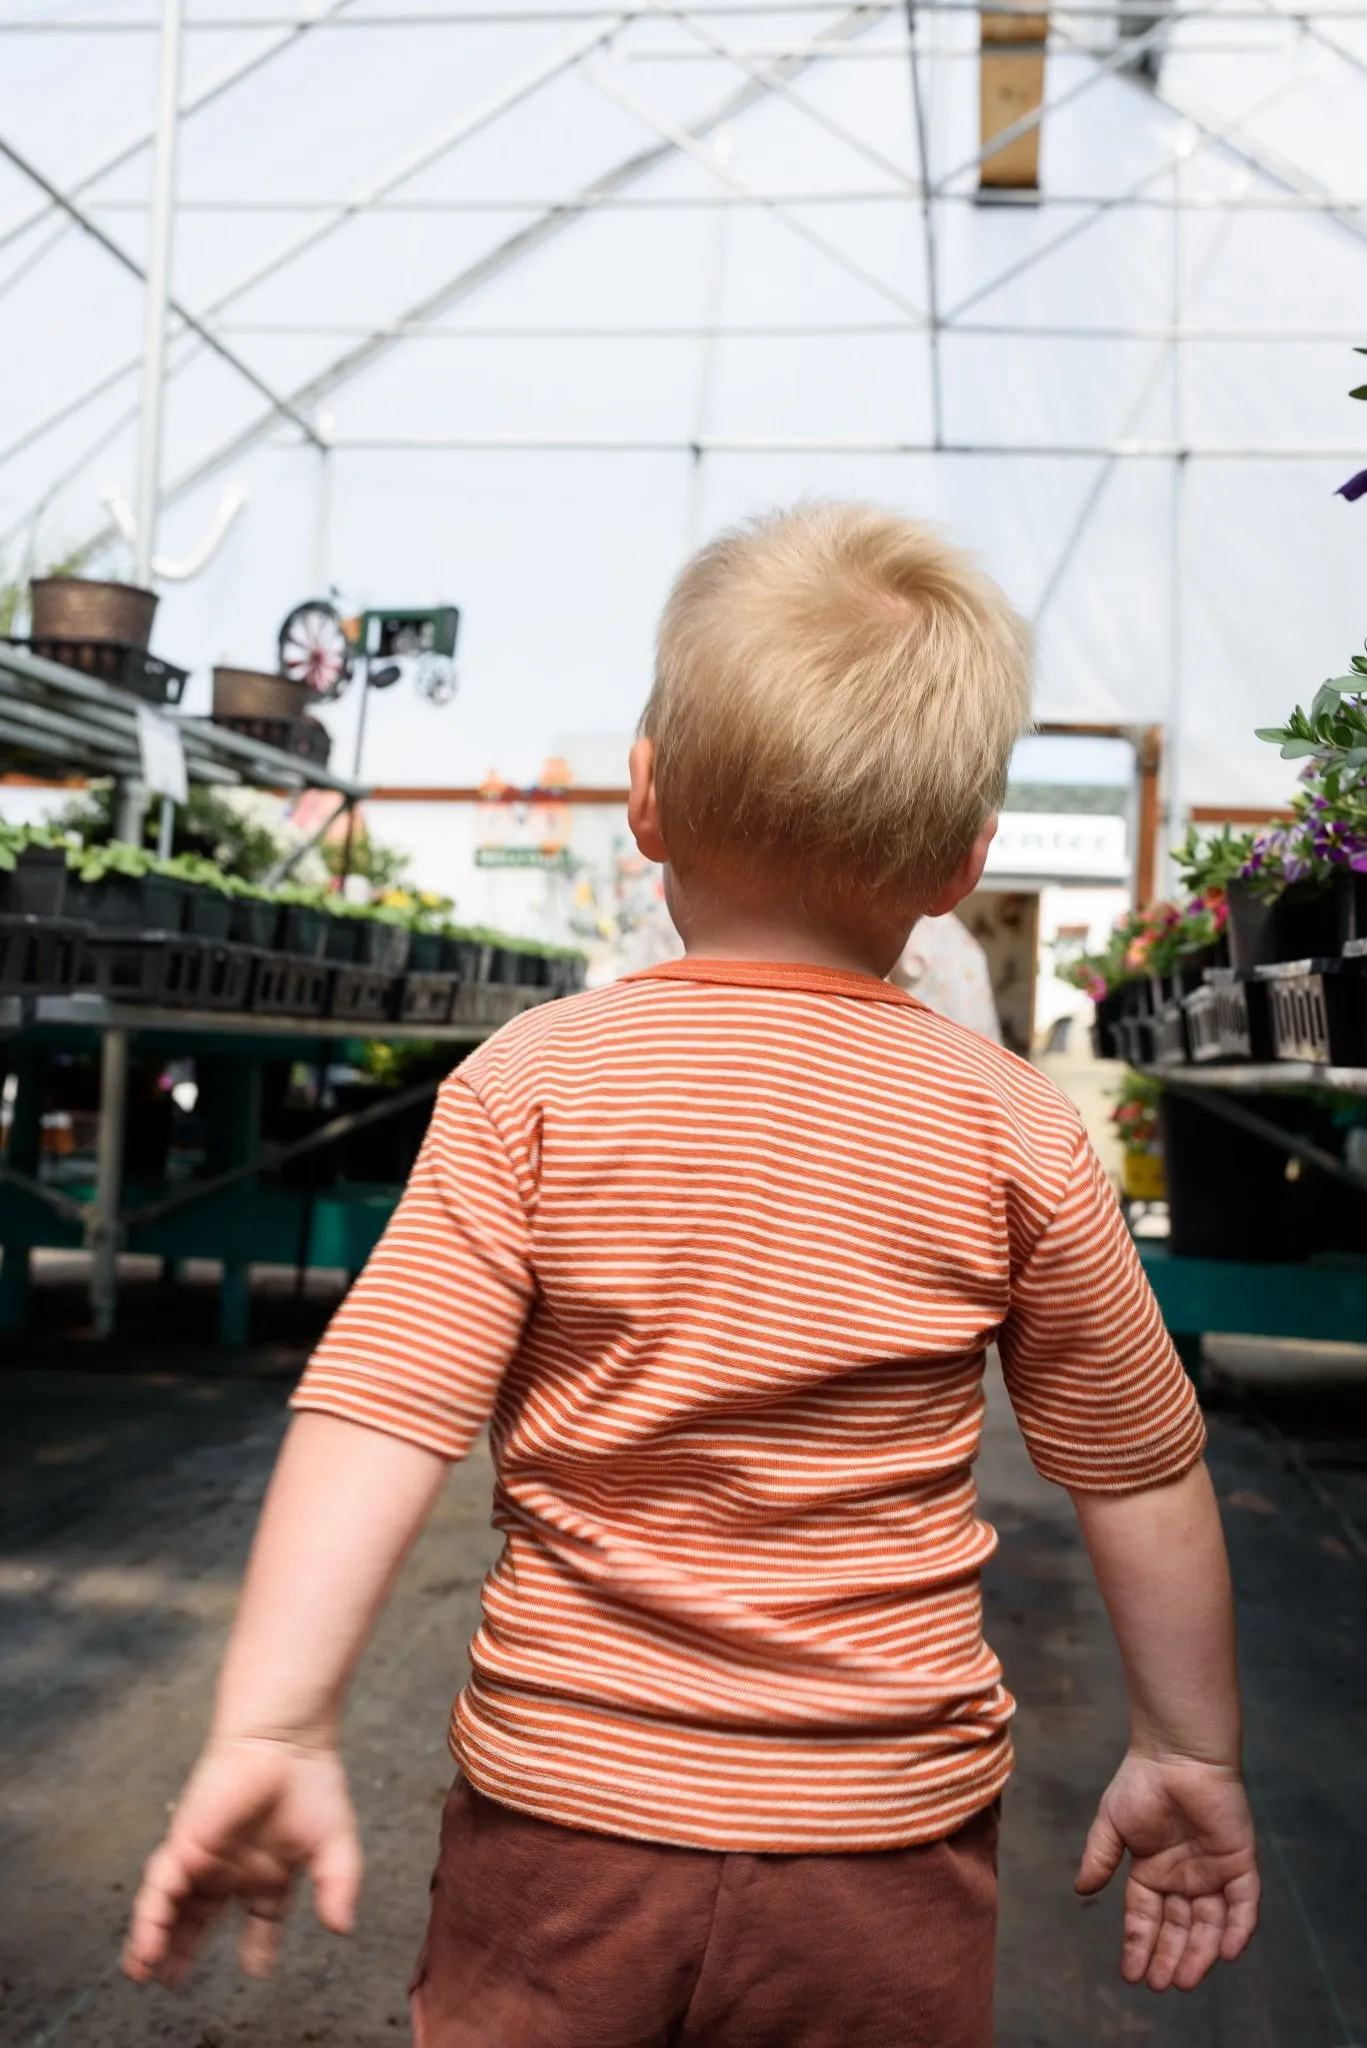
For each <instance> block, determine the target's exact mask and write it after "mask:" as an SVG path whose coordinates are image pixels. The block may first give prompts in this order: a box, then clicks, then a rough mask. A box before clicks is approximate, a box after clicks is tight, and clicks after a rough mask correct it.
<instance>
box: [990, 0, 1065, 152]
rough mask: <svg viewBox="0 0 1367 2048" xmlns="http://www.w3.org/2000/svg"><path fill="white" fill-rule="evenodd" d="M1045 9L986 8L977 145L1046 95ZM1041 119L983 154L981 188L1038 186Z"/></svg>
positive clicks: (1033, 108) (1031, 111)
mask: <svg viewBox="0 0 1367 2048" xmlns="http://www.w3.org/2000/svg"><path fill="white" fill-rule="evenodd" d="M1048 34H1049V17H1048V15H1047V14H984V15H983V17H982V43H981V50H982V54H981V57H980V60H979V76H978V104H979V129H980V135H981V147H982V148H983V149H987V148H989V147H990V146H991V144H992V143H993V142H995V141H996V139H997V137H998V136H999V135H1000V134H1002V133H1003V131H1004V130H1006V129H1007V128H1011V127H1014V125H1015V124H1016V122H1018V121H1022V120H1024V119H1025V117H1026V116H1027V115H1029V114H1034V113H1038V111H1039V108H1040V106H1041V105H1042V103H1043V100H1044V45H1045V40H1046V38H1047V37H1048ZM1040 127H1041V124H1040V122H1038V121H1036V122H1035V123H1034V125H1033V126H1032V127H1030V128H1027V129H1026V130H1025V133H1024V134H1023V135H1017V136H1016V137H1015V138H1014V140H1013V141H1011V142H1008V143H1006V144H1005V146H1004V147H1003V148H1001V149H999V150H996V151H994V153H993V154H992V155H991V156H989V157H987V158H986V159H985V161H984V162H983V163H982V164H980V165H979V167H978V190H979V191H980V192H1036V191H1038V190H1039V138H1040Z"/></svg>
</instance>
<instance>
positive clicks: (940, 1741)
mask: <svg viewBox="0 0 1367 2048" xmlns="http://www.w3.org/2000/svg"><path fill="white" fill-rule="evenodd" d="M994 1339H995V1340H996V1342H997V1343H998V1345H999V1346H1000V1352H1001V1358H1002V1363H1003V1366H1004V1369H1005V1374H1006V1382H1007V1386H1008V1388H1009V1390H1010V1394H1011V1399H1012V1401H1013V1403H1014V1405H1015V1409H1016V1413H1017V1415H1018V1417H1019V1419H1020V1424H1021V1427H1022V1429H1023V1431H1024V1434H1025V1438H1026V1442H1027V1444H1028V1445H1029V1448H1030V1452H1031V1455H1032V1457H1033V1458H1034V1461H1035V1463H1036V1465H1037V1466H1038V1468H1039V1469H1040V1471H1041V1472H1042V1473H1044V1474H1045V1476H1046V1477H1047V1478H1050V1479H1053V1480H1057V1481H1059V1482H1061V1483H1062V1484H1064V1485H1067V1486H1073V1487H1081V1488H1086V1489H1095V1490H1109V1489H1117V1490H1118V1489H1124V1488H1133V1487H1141V1486H1147V1485H1151V1484H1154V1483H1155V1482H1158V1481H1162V1480H1166V1479H1170V1478H1174V1477H1176V1476H1178V1475H1179V1474H1180V1473H1182V1472H1184V1471H1185V1470H1186V1469H1187V1468H1188V1467H1189V1466H1190V1465H1192V1464H1193V1463H1194V1462H1195V1460H1196V1459H1197V1458H1198V1457H1199V1456H1200V1454H1201V1450H1202V1447H1203V1443H1204V1431H1203V1428H1202V1423H1201V1417H1200V1413H1199V1410H1198V1408H1197V1405H1196V1402H1195V1399H1194V1396H1193V1392H1192V1388H1191V1385H1190V1383H1189V1381H1188V1380H1187V1378H1186V1376H1185V1374H1184V1373H1183V1371H1182V1368H1181V1365H1180V1364H1179V1362H1178V1360H1177V1358H1176V1356H1175V1354H1174V1352H1173V1349H1172V1346H1171V1344H1170V1343H1169V1341H1168V1338H1167V1336H1166V1334H1165V1332H1164V1329H1163V1326H1162V1323H1161V1321H1160V1319H1159V1314H1158V1309H1157V1306H1156V1304H1155V1302H1154V1299H1153V1296H1152V1294H1151V1293H1150V1291H1149V1288H1148V1285H1147V1283H1146V1281H1145V1279H1144V1276H1143V1273H1142V1271H1141V1269H1140V1266H1139V1263H1138V1260H1137V1258H1136V1257H1135V1253H1134V1250H1133V1247H1132V1245H1131V1243H1130V1240H1129V1237H1128V1235H1127V1233H1126V1230H1125V1227H1124V1224H1123V1222H1122V1220H1121V1217H1120V1214H1119V1211H1118V1209H1117V1207H1116V1204H1115V1201H1114V1198H1113V1197H1112V1195H1111V1192H1110V1190H1109V1188H1108V1186H1107V1184H1106V1182H1105V1180H1104V1178H1103V1176H1102V1173H1101V1170H1100V1168H1099V1166H1098V1164H1097V1162H1096V1159H1095V1157H1094V1155H1093V1153H1092V1151H1091V1149H1090V1147H1089V1146H1088V1144H1087V1141H1086V1139H1085V1137H1084V1136H1083V1133H1082V1130H1081V1128H1080V1125H1079V1122H1078V1119H1077V1117H1076V1115H1075V1113H1074V1112H1073V1110H1072V1109H1071V1108H1070V1107H1069V1105H1068V1104H1067V1103H1066V1102H1065V1101H1064V1100H1063V1099H1062V1097H1061V1096H1059V1095H1058V1094H1057V1093H1056V1091H1055V1090H1054V1088H1053V1087H1052V1086H1051V1085H1050V1084H1049V1082H1047V1081H1046V1080H1044V1079H1043V1078H1042V1077H1041V1076H1040V1075H1039V1074H1038V1073H1036V1072H1035V1071H1034V1070H1033V1069H1032V1068H1030V1067H1028V1066H1026V1065H1025V1064H1024V1063H1023V1062H1022V1061H1020V1060H1017V1059H1014V1058H1013V1057H1012V1056H1011V1055H1010V1054H1009V1053H1006V1052H1003V1051H1002V1050H1001V1048H1000V1047H998V1046H995V1045H992V1044H989V1043H988V1042H987V1040H985V1039H983V1038H980V1037H978V1036H977V1035H976V1034H975V1033H973V1032H970V1031H966V1030H964V1029H962V1028H961V1027H960V1026H958V1025H955V1024H952V1023H950V1022H949V1021H948V1020H947V1019H945V1018H942V1017H938V1016H936V1015H934V1014H933V1013H932V1012H931V1011H929V1010H927V1009H925V1008H924V1007H923V1006H922V1005H921V1004H919V1003H918V1002H916V1001H915V999H914V998H913V997H911V996H908V995H906V994H904V993H903V992H902V991H900V990H898V989H895V988H892V987H890V986H889V985H888V984H887V983H885V982H881V981H878V980H875V979H874V978H873V977H872V976H866V975H860V974H853V973H849V974H845V973H837V972H833V971H830V970H826V969H820V968H809V967H785V966H776V965H769V964H763V963H754V964H751V963H745V962H735V961H715V960H705V959H687V960H682V961H676V962H672V963H670V964H668V965H666V966H663V967H658V968H653V969H651V970H650V971H649V972H648V973H647V974H645V975H637V976H633V977H631V978H629V979H628V980H625V981H621V982H618V983H616V984H615V985H614V986H612V987H611V988H607V989H604V990H602V991H599V992H595V993H592V994H588V995H582V996H576V997H573V998H571V999H569V1000H568V1001H562V1002H557V1003H552V1004H549V1005H547V1006H546V1007H545V1008H543V1009H539V1010H536V1011H533V1012H531V1013H530V1014H528V1015H527V1016H524V1017H522V1018H519V1019H518V1020H517V1022H516V1023H513V1024H511V1025H509V1026H508V1027H507V1028H506V1029H504V1030H503V1031H500V1032H499V1033H498V1035H497V1036H496V1037H495V1038H493V1039H491V1040H490V1041H489V1042H488V1043H487V1044H486V1045H484V1046H482V1047H481V1048H480V1049H479V1050H478V1051H477V1052H476V1053H475V1054H474V1055H473V1056H472V1057H471V1058H470V1059H468V1060H467V1061H466V1062H465V1063H464V1065H462V1066H461V1067H460V1068H459V1069H458V1070H457V1071H456V1072H455V1073H454V1074H453V1075H451V1077H450V1078H449V1079H448V1080H447V1081H446V1083H445V1084H444V1085H443V1088H442V1091H441V1095H440V1098H439V1101H438V1104H437V1108H436V1111H435V1113H434V1115H433V1119H432V1124H431V1128H430V1130H429V1132H428V1136H427V1140H426V1142H425V1144H424V1146H423V1150H422V1154H421V1156H420V1158H419V1160H418V1163H417V1166H416V1168H415V1170H414V1173H413V1178H412V1180H411V1181H410V1183H409V1185H408V1188H407V1191H406V1193H405V1194H404V1197H403V1199H402V1201H401V1202H400V1204H399V1206H398V1208H397V1210H396V1212H395V1214H394V1217H393V1219H392V1221H391V1223H390V1226H389V1228H388V1230H387V1231H386V1233H385V1236H384V1239H383V1241H382V1242H381V1243H380V1245H379V1246H378V1247H377V1249H376V1251H375V1254H374V1256H373V1257H372V1259H371V1260H370V1263H369V1265H368V1266H367V1267H366V1269H365V1271H364V1273H363V1274H362V1275H361V1277H360V1279H359V1280H358V1281H357V1283H356V1285H355V1287H354V1288H353V1289H352V1291H351V1293H350V1294H349V1295H348V1297H347V1299H346V1301H345V1302H344V1304H343V1306H342V1308H341V1310H340V1311H339V1313H338V1315H337V1316H336V1318H335V1320H334V1321H333V1323H332V1326H331V1328H330V1329H329V1331H328V1332H327V1335H326V1336H325V1338H324V1340H323V1343H322V1345H321V1347H320V1349H319V1350H318V1352H317V1354H316V1356H315V1357H314V1359H313V1361H312V1363H311V1365H310V1366H309V1368H308V1371H307V1373H306V1374H305V1376H304V1379H303V1381H302V1383H301V1385H300V1388H299V1390H298V1392H297V1394H296V1396H295V1402H296V1405H297V1406H299V1407H302V1408H316V1409H323V1410H326V1411H327V1412H328V1413H330V1414H334V1415H340V1416H345V1417H349V1418H351V1419H352V1420H354V1421H356V1422H360V1423H365V1424H369V1425H371V1426H372V1427H374V1428H377V1429H382V1430H387V1431H390V1432H392V1433H395V1434H397V1435H400V1436H403V1437H407V1438H411V1439H412V1441H413V1442H415V1443H419V1444H423V1445H427V1446H429V1447H430V1448H431V1449H432V1450H435V1451H438V1452H440V1453H441V1454H443V1455H444V1456H446V1457H450V1458H458V1457H460V1456H461V1455H462V1453H463V1452H465V1451H466V1450H467V1449H468V1448H469V1446H470V1444H471V1442H472V1440H473V1439H474V1437H475V1435H476V1433H477V1432H478V1431H479V1429H480V1428H481V1426H482V1425H483V1424H484V1423H485V1422H486V1420H487V1421H489V1422H490V1442H491V1446H492V1451H493V1459H494V1465H495V1469H496V1473H497V1493H496V1506H495V1521H496V1524H497V1526H498V1527H499V1528H501V1529H502V1530H503V1531H504V1533H505V1536H506V1543H505V1547H504V1550H503V1553H502V1556H501V1557H500V1559H499V1561H498V1563H497V1564H496V1565H495V1566H494V1568H493V1570H492V1571H491V1573H490V1575H489V1578H488V1581H487V1583H486V1585H485V1589H484V1620H483V1623H482V1625H481V1627H480V1629H479V1631H478V1633H477V1634H476V1637H475V1640H474V1644H473V1646H472V1649H471V1663H472V1676H471V1678H470V1681H469V1683H468V1684H467V1685H466V1687H465V1689H464V1690H463V1692H462V1693H461V1695H460V1697H459V1699H458V1700H457V1702H456V1706H455V1711H454V1714H453V1718H452V1737H451V1739H452V1747H453V1749H454V1751H455V1754H456V1756H457V1757H458V1759H459V1761H460V1763H461V1765H462V1766H463V1768H464V1770H465V1772H466V1774H467V1776H468V1777H469V1778H470V1779H471V1781H472V1782H473V1783H474V1784H475V1785H476V1786H477V1787H478V1788H479V1789H480V1790H482V1791H484V1792H486V1793H488V1794H489V1795H490V1796H491V1797H493V1798H495V1799H499V1800H502V1801H503V1802H504V1803H505V1804H507V1805H511V1806H515V1807H520V1808H522V1809H523V1810H524V1811H526V1812H529V1813H532V1814H537V1815H540V1816H541V1817H542V1818H544V1819H547V1820H551V1821H558V1822H561V1823H565V1824H568V1825H570V1826H579V1827H586V1828H593V1829H597V1830H600V1831H602V1832H606V1833H611V1834H622V1835H630V1836H636V1837H640V1838H644V1839H647V1840H651V1841H658V1842H673V1843H684V1844H693V1845H696V1846H700V1847H704V1848H710V1849H748V1850H805V1851H817V1850H851V1849H857V1850H864V1849H886V1848H894V1847H897V1846H899V1845H902V1844H906V1843H911V1842H919V1841H930V1840H934V1839H935V1838H937V1837H939V1836H942V1835H945V1834H947V1833H949V1832H951V1831H952V1830H953V1829H954V1828H956V1827H957V1826H958V1825H959V1824H960V1823H961V1822H963V1821H964V1820H966V1819H968V1818H969V1816H971V1815H972V1814H973V1813H975V1812H976V1811H978V1809H980V1808H981V1807H983V1806H985V1805H986V1804H987V1803H988V1802H989V1801H991V1800H992V1799H993V1798H995V1796H996V1794H997V1793H998V1792H999V1791H1000V1790H1001V1788H1002V1785H1003V1784H1004V1782H1005V1780H1006V1778H1007V1776H1008V1774H1009V1771H1010V1767H1011V1751H1010V1741H1009V1736H1008V1723H1009V1720H1010V1717H1011V1713H1012V1701H1011V1698H1010V1695H1009V1694H1008V1693H1007V1692H1006V1691H1005V1689H1004V1688H1003V1686H1002V1683H1001V1668H1000V1666H999V1664H998V1662H997V1660H996V1658H995V1657H994V1656H993V1654H992V1652H991V1650H990V1649H988V1647H987V1645H986V1644H985V1643H984V1641H983V1638H982V1612H981V1601H980V1595H979V1586H978V1574H979V1568H980V1567H981V1565H982V1563H983V1560H984V1559H985V1558H986V1557H988V1556H989V1555H990V1554H991V1552H992V1550H993V1548H994V1544H995V1540H996V1539H995V1537H994V1535H993V1533H992V1531H991V1530H990V1529H989V1528H987V1527H986V1526H985V1525H984V1524H983V1523H982V1522H980V1521H979V1520H978V1519H977V1517H976V1515H975V1512H974V1509H975V1493H974V1486H973V1479H972V1463H973V1459H974V1456H975V1454H976V1452H977V1449H978V1441H979V1435H980V1431H981V1426H982V1414H983V1388H982V1380H983V1354H984V1349H985V1347H986V1346H987V1345H988V1344H990V1343H991V1342H992V1341H993V1340H994Z"/></svg>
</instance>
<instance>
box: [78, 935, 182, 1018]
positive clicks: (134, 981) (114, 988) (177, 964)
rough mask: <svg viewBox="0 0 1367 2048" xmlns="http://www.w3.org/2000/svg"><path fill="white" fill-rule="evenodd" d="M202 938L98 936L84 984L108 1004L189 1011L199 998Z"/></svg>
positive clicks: (92, 947) (91, 952)
mask: <svg viewBox="0 0 1367 2048" xmlns="http://www.w3.org/2000/svg"><path fill="white" fill-rule="evenodd" d="M207 950H208V949H207V948H206V947H205V944H204V941H203V940H202V939H194V938H188V937H186V936H185V935H184V934H183V933H180V932H102V931H96V932H94V933H93V934H92V936H91V941H90V956H89V957H90V970H89V972H88V973H87V975H86V977H85V979H86V981H87V982H88V983H89V984H90V985H92V986H93V987H94V988H96V989H98V991H99V993H100V994H101V995H102V996H106V997H107V998H108V999H109V1001H110V1002H113V1003H156V1004H164V1005H165V1006H166V1007H167V1008H170V1009H194V1008H195V1007H196V1006H197V1005H198V1003H199V1001H200V996H201V989H202V984H203V977H204V956H205V953H206V951H207Z"/></svg>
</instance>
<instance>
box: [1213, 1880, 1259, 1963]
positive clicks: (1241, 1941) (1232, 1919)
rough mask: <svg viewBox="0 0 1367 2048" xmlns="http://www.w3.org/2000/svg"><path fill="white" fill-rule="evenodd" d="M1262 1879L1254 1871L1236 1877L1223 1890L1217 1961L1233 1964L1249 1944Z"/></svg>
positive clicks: (1255, 1928)
mask: <svg viewBox="0 0 1367 2048" xmlns="http://www.w3.org/2000/svg"><path fill="white" fill-rule="evenodd" d="M1261 1896H1262V1880H1261V1879H1260V1878H1259V1876H1258V1873H1257V1871H1256V1870H1253V1871H1250V1872H1249V1874H1248V1876H1247V1877H1237V1878H1235V1880H1234V1882H1233V1883H1232V1884H1231V1885H1229V1886H1228V1887H1227V1889H1226V1892H1225V1899H1226V1902H1227V1905H1226V1914H1225V1931H1224V1935H1223V1937H1222V1939H1221V1942H1220V1960H1221V1961H1222V1962H1225V1963H1232V1962H1234V1961H1235V1959H1236V1957H1238V1956H1241V1955H1242V1954H1243V1952H1244V1950H1245V1949H1246V1948H1247V1947H1248V1944H1249V1942H1250V1941H1251V1940H1252V1938H1253V1935H1254V1933H1255V1932H1256V1930H1257V1926H1258V1901H1259V1899H1260V1898H1261Z"/></svg>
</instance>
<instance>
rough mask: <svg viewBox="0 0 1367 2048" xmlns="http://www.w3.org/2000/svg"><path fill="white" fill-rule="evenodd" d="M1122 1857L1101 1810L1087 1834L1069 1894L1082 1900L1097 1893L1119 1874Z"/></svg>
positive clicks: (1115, 1833)
mask: <svg viewBox="0 0 1367 2048" xmlns="http://www.w3.org/2000/svg"><path fill="white" fill-rule="evenodd" d="M1124 1854H1125V1844H1124V1842H1123V1841H1122V1839H1121V1837H1120V1835H1119V1833H1118V1831H1117V1830H1116V1828H1115V1827H1114V1826H1113V1824H1112V1822H1111V1820H1110V1818H1109V1816H1108V1815H1107V1813H1106V1809H1105V1808H1104V1807H1102V1808H1101V1810H1100V1811H1099V1812H1098V1814H1097V1817H1096V1819H1095V1820H1094V1821H1093V1822H1092V1825H1091V1829H1090V1831H1089V1832H1088V1835H1087V1843H1086V1847H1085V1848H1084V1849H1083V1851H1082V1861H1081V1863H1079V1865H1078V1867H1077V1876H1076V1877H1075V1878H1074V1879H1073V1890H1074V1891H1075V1892H1080V1893H1081V1894H1082V1895H1083V1897H1084V1898H1085V1897H1086V1896H1087V1895H1088V1894H1089V1893H1091V1892H1099V1891H1101V1890H1102V1889H1103V1888H1104V1887H1105V1886H1106V1885H1108V1884H1109V1883H1110V1881H1111V1879H1112V1878H1113V1877H1114V1876H1115V1874H1116V1872H1117V1870H1119V1868H1120V1859H1121V1857H1122V1856H1123V1855H1124Z"/></svg>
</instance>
